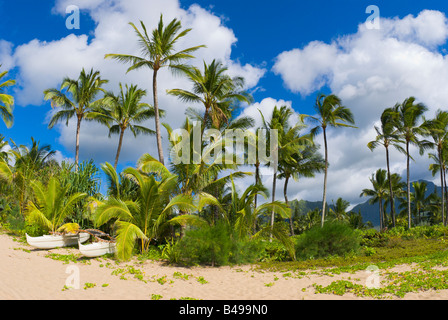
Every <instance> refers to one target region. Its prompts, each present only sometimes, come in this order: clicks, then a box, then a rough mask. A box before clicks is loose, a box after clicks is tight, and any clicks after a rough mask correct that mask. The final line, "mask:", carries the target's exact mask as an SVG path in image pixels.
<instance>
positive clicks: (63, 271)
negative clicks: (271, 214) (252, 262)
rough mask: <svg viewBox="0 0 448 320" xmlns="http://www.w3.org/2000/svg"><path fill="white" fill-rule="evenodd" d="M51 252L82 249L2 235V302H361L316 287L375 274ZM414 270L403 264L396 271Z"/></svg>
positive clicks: (445, 295) (425, 295) (427, 295)
mask: <svg viewBox="0 0 448 320" xmlns="http://www.w3.org/2000/svg"><path fill="white" fill-rule="evenodd" d="M49 253H57V254H63V255H69V254H75V255H76V254H78V251H77V249H76V248H61V249H54V250H38V249H33V248H31V247H30V246H28V245H27V244H26V243H20V242H18V241H14V239H13V237H11V236H9V235H6V234H0V299H1V300H22V299H27V300H35V299H39V300H79V299H83V300H111V299H114V300H116V299H119V300H129V299H132V300H150V299H151V298H152V297H159V298H161V299H163V300H169V299H173V298H174V299H181V298H194V299H203V300H335V299H338V300H350V299H361V298H359V297H356V296H355V295H353V294H346V295H344V296H338V295H330V294H315V293H314V288H313V284H314V283H316V284H320V285H329V284H330V283H331V282H333V281H336V280H339V279H351V280H352V281H353V280H354V279H356V280H355V281H356V282H357V283H360V284H365V283H366V280H367V278H368V277H369V276H370V275H371V273H368V272H366V271H360V272H357V273H356V274H339V275H334V276H330V275H322V274H312V272H307V273H306V275H299V274H298V273H293V272H291V273H290V274H288V273H286V272H267V271H255V270H253V268H252V267H251V266H236V267H220V268H211V267H193V268H184V267H173V266H168V265H166V264H164V263H162V262H154V261H150V260H147V261H145V262H140V261H138V260H132V261H130V262H123V263H119V264H117V263H116V262H115V261H114V260H108V259H102V258H95V259H90V260H87V261H88V262H87V263H86V262H82V261H78V262H77V263H74V262H69V263H67V264H64V262H63V261H60V260H54V259H51V258H49V257H46V256H47V255H48V254H49ZM409 268H410V266H406V265H403V266H398V267H395V268H394V271H401V270H402V271H404V270H407V269H409ZM77 279H79V281H77ZM73 280H74V281H73ZM66 284H68V285H69V286H73V285H75V284H79V288H69V289H64V286H66ZM394 299H395V298H394ZM404 299H448V290H442V291H437V292H436V291H427V292H420V293H409V294H407V295H406V296H405V298H404Z"/></svg>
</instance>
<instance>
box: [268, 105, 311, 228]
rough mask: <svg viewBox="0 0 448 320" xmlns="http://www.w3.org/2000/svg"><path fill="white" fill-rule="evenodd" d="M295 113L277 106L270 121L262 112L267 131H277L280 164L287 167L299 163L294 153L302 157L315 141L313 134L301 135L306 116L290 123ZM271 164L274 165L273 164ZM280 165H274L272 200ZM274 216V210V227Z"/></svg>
mask: <svg viewBox="0 0 448 320" xmlns="http://www.w3.org/2000/svg"><path fill="white" fill-rule="evenodd" d="M293 114H294V111H293V110H292V109H291V108H289V107H287V106H282V107H280V108H278V107H277V106H275V107H274V110H273V111H272V115H271V119H270V121H269V122H266V120H265V119H264V116H263V114H262V120H263V127H264V129H265V130H266V131H267V132H271V131H275V132H276V135H275V136H276V137H277V143H276V145H277V146H278V148H277V151H278V166H281V165H280V164H281V163H282V164H283V167H285V166H286V165H287V164H289V165H292V164H295V163H297V160H296V159H295V158H294V155H296V156H297V154H298V157H299V158H300V152H301V151H303V150H304V149H305V148H306V147H307V146H311V145H313V143H314V142H313V139H312V135H300V131H301V130H302V129H304V128H305V127H306V126H305V124H304V123H303V119H304V117H305V116H304V115H301V116H300V119H299V121H298V122H297V123H296V124H295V125H294V126H291V125H290V122H292V119H291V117H292V116H293ZM269 136H271V135H269ZM267 140H268V141H267V143H268V144H269V143H270V141H269V140H270V138H269V139H267ZM269 165H270V166H272V164H269ZM278 166H277V165H275V167H274V174H273V179H272V202H274V201H275V190H276V185H277V175H278V173H279V172H278ZM274 218H275V213H274V212H272V215H271V228H273V227H274ZM291 224H292V223H291Z"/></svg>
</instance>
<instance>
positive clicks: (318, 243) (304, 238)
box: [296, 221, 361, 259]
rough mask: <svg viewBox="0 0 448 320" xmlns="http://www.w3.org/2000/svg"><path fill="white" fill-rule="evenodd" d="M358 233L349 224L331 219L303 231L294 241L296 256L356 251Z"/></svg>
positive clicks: (329, 254)
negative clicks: (322, 224) (295, 241)
mask: <svg viewBox="0 0 448 320" xmlns="http://www.w3.org/2000/svg"><path fill="white" fill-rule="evenodd" d="M360 240H361V239H360V235H359V233H358V232H355V230H353V229H352V228H351V227H350V226H349V225H347V224H345V223H342V222H337V221H332V222H330V221H329V222H327V223H325V225H324V226H323V227H321V226H315V227H313V228H311V229H310V230H308V231H306V232H305V233H303V234H302V235H301V236H300V237H299V238H298V240H297V243H296V256H297V257H298V258H301V259H309V258H324V257H328V256H334V255H339V256H341V255H346V254H348V253H351V252H357V251H358V250H359V247H360Z"/></svg>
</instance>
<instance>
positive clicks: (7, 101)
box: [0, 64, 16, 128]
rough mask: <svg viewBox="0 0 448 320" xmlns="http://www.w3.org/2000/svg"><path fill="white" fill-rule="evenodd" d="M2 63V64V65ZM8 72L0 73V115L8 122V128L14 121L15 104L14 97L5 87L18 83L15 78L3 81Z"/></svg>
mask: <svg viewBox="0 0 448 320" xmlns="http://www.w3.org/2000/svg"><path fill="white" fill-rule="evenodd" d="M1 66H2V65H1V64H0V67H1ZM7 74H8V71H3V72H1V73H0V117H2V119H3V122H4V123H5V124H6V127H7V128H10V127H11V126H12V124H13V122H14V115H13V114H12V112H13V106H14V97H13V96H11V95H9V94H6V93H5V89H6V88H8V87H11V86H13V85H15V84H16V81H15V80H6V81H4V82H2V81H3V80H2V78H3V77H4V76H6V75H7Z"/></svg>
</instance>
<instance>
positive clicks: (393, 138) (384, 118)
mask: <svg viewBox="0 0 448 320" xmlns="http://www.w3.org/2000/svg"><path fill="white" fill-rule="evenodd" d="M395 116H396V114H395V113H394V111H393V109H392V108H387V109H385V110H384V111H383V113H382V114H381V126H380V127H377V126H375V131H376V133H377V136H376V138H375V140H373V141H370V142H369V143H368V144H367V147H368V148H369V149H370V150H371V151H373V150H374V149H375V148H376V147H378V146H379V145H382V146H383V147H384V148H385V149H386V164H387V179H388V180H389V199H390V201H389V202H390V212H391V216H392V225H393V226H394V227H395V204H394V194H393V190H392V179H391V173H390V162H389V147H390V146H393V147H395V148H396V149H397V150H399V151H400V152H402V153H405V151H404V149H403V148H402V147H401V146H400V143H403V142H402V141H400V139H399V136H398V134H396V133H395V128H394V121H393V120H394V117H395Z"/></svg>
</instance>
